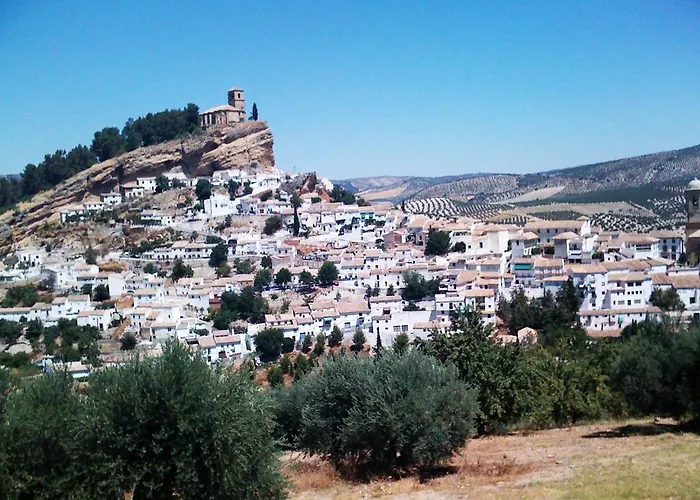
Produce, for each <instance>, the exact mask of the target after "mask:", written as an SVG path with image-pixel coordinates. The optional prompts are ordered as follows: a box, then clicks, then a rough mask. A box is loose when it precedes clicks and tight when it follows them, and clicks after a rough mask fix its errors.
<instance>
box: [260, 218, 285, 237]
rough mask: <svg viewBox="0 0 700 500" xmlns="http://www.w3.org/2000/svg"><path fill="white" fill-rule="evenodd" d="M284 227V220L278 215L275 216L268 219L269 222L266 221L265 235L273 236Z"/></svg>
mask: <svg viewBox="0 0 700 500" xmlns="http://www.w3.org/2000/svg"><path fill="white" fill-rule="evenodd" d="M282 227H284V222H283V221H282V218H281V217H279V216H278V215H273V216H272V217H268V218H267V220H265V227H264V228H263V233H265V234H266V235H268V236H272V235H273V234H275V233H276V232H277V231H279V230H280V229H282Z"/></svg>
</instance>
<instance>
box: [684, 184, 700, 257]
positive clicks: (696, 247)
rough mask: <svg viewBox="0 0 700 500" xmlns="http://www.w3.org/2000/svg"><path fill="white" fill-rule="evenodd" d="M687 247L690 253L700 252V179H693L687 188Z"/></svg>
mask: <svg viewBox="0 0 700 500" xmlns="http://www.w3.org/2000/svg"><path fill="white" fill-rule="evenodd" d="M685 209H686V213H687V214H688V222H687V223H686V226H685V239H686V244H685V248H686V251H687V253H688V254H692V253H700V180H698V179H693V180H692V181H690V183H689V184H688V186H687V187H686V188H685Z"/></svg>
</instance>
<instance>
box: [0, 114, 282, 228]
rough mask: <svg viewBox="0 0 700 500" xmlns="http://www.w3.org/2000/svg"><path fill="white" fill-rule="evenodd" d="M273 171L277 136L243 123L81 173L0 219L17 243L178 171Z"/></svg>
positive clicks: (148, 149)
mask: <svg viewBox="0 0 700 500" xmlns="http://www.w3.org/2000/svg"><path fill="white" fill-rule="evenodd" d="M274 166H275V157H274V153H273V137H272V132H271V131H270V128H269V127H268V125H267V123H266V122H260V121H258V122H244V123H241V124H238V125H236V126H234V127H229V128H225V129H220V130H212V131H208V132H205V133H201V134H196V135H192V136H189V137H185V138H182V139H176V140H173V141H169V142H165V143H162V144H157V145H154V146H149V147H144V148H139V149H136V150H134V151H131V152H129V153H125V154H123V155H120V156H118V157H115V158H112V159H109V160H107V161H104V162H101V163H97V164H95V165H93V166H92V167H90V168H89V169H87V170H84V171H82V172H79V173H78V174H76V175H74V176H73V177H70V178H69V179H67V180H65V181H63V182H61V183H60V184H59V185H57V186H56V187H54V188H52V189H50V190H47V191H44V192H41V193H39V194H37V195H36V196H34V197H33V198H32V199H31V200H29V201H28V202H24V203H21V204H19V206H18V207H17V210H15V211H13V212H6V213H4V214H2V215H0V225H1V224H7V225H9V226H10V227H11V228H12V233H13V234H12V236H13V239H14V241H19V240H21V239H23V238H25V237H26V236H27V235H28V234H30V233H31V232H32V230H33V229H35V228H36V227H37V226H40V225H43V224H45V223H47V222H53V221H57V220H58V218H59V211H60V210H61V209H62V208H64V207H67V206H69V205H73V204H76V203H80V202H82V201H83V200H85V199H86V198H88V197H89V196H91V195H94V196H99V194H100V193H101V192H106V191H110V190H112V189H114V188H115V187H116V186H118V185H119V183H125V182H130V181H133V180H135V179H136V178H137V177H143V176H157V175H159V174H162V173H164V172H167V171H169V170H171V169H173V168H176V167H179V168H181V169H182V171H183V172H185V174H187V175H188V176H198V175H202V176H208V175H211V174H212V172H214V171H216V170H227V169H235V168H255V169H271V168H274Z"/></svg>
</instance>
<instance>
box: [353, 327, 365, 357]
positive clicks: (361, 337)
mask: <svg viewBox="0 0 700 500" xmlns="http://www.w3.org/2000/svg"><path fill="white" fill-rule="evenodd" d="M366 342H367V337H365V332H363V331H362V330H360V329H359V328H358V329H357V330H355V334H354V335H353V336H352V346H350V350H351V351H353V352H360V351H361V350H363V349H364V348H365V343H366Z"/></svg>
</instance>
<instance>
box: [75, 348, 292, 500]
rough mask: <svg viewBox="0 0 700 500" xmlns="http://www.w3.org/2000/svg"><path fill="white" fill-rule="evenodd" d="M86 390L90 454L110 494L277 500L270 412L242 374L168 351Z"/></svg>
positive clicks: (100, 377)
mask: <svg viewBox="0 0 700 500" xmlns="http://www.w3.org/2000/svg"><path fill="white" fill-rule="evenodd" d="M90 385H91V387H90V393H89V399H88V404H89V406H91V411H92V412H94V415H95V416H94V417H93V419H91V424H92V426H93V427H94V428H95V429H99V433H98V434H97V441H96V443H95V446H94V447H93V448H92V449H94V450H101V452H100V453H101V454H104V455H106V459H105V460H104V461H106V462H107V463H108V464H109V465H110V467H109V470H108V474H107V475H106V477H105V478H104V479H105V480H106V481H109V483H113V484H115V483H116V484H115V486H116V488H117V490H118V491H119V492H120V496H121V492H122V491H129V490H130V491H133V495H134V498H174V497H179V498H231V499H234V498H235V499H254V498H273V499H275V498H283V497H284V494H283V491H282V487H283V486H282V484H283V483H282V480H281V476H280V474H279V472H278V469H277V467H278V466H277V461H276V458H275V457H276V455H275V446H274V441H273V439H272V429H273V427H274V423H273V421H272V419H271V418H270V417H271V414H270V408H269V406H268V403H267V401H266V398H265V396H264V394H262V393H261V392H260V391H259V390H258V389H257V388H256V387H255V386H254V385H253V384H252V382H251V380H250V379H249V378H247V377H246V376H245V375H242V374H235V373H232V372H230V371H224V370H212V369H211V368H210V367H209V366H208V365H207V363H206V362H205V361H204V360H203V359H202V358H201V357H200V356H196V355H193V354H191V353H189V352H188V351H187V349H186V348H185V347H182V346H180V345H179V344H177V343H173V344H168V345H167V346H166V348H165V350H164V352H163V355H162V356H160V357H158V358H144V359H138V360H137V361H135V362H133V363H128V364H126V365H125V366H123V367H119V368H114V369H109V370H105V371H104V372H100V373H99V374H97V375H96V376H94V377H93V379H92V380H91V384H90ZM98 457H99V455H98ZM85 463H87V462H85ZM80 465H81V466H84V463H81V464H80ZM98 479H99V477H98V478H95V479H94V480H93V481H94V482H95V483H97V484H100V483H99V482H98ZM96 497H97V496H95V497H93V498H96Z"/></svg>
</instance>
